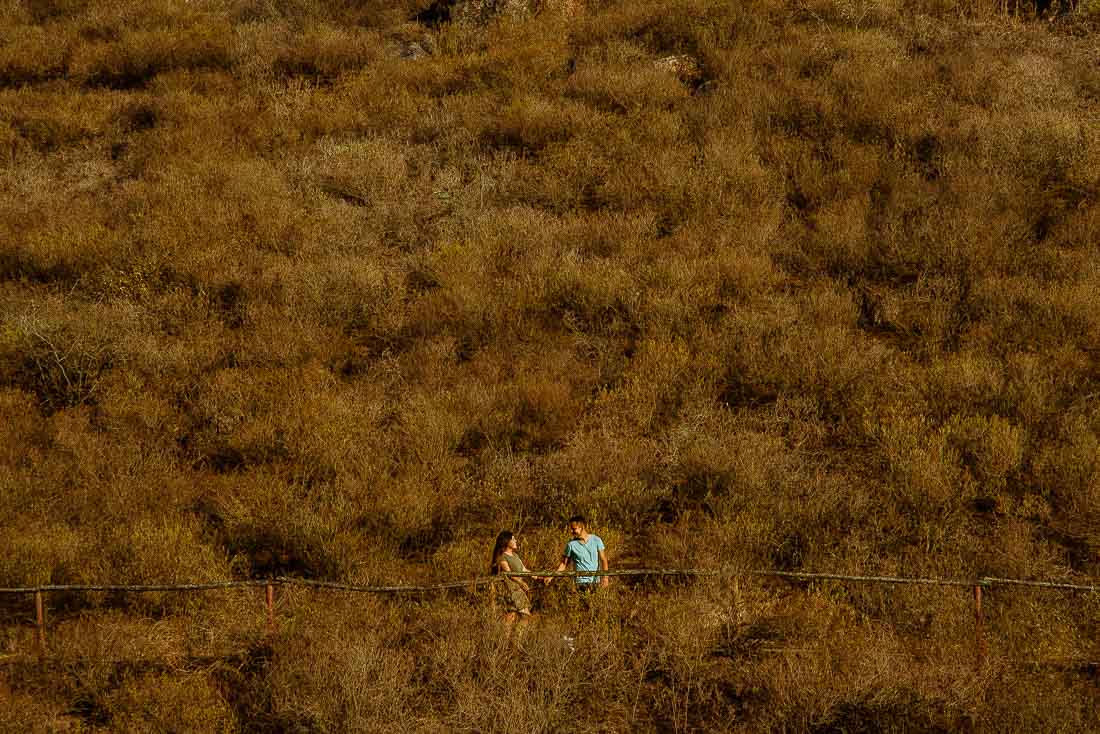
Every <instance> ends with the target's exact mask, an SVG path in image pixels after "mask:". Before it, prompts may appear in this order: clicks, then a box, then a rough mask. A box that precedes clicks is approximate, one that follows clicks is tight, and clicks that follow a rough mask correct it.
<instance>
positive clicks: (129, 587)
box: [0, 568, 1100, 666]
mask: <svg viewBox="0 0 1100 734" xmlns="http://www.w3.org/2000/svg"><path fill="white" fill-rule="evenodd" d="M577 576H583V577H585V578H592V577H621V576H645V577H648V576H655V577H662V576H664V577H725V578H736V577H744V576H755V577H771V578H780V579H788V580H794V581H837V582H841V583H856V584H887V585H921V586H945V587H962V588H969V589H973V594H974V639H975V662H976V663H977V664H978V665H979V666H980V665H981V664H982V663H983V662H984V659H985V656H986V652H987V647H986V641H985V616H984V612H983V611H982V594H983V590H986V589H990V588H992V587H995V586H1003V587H1014V588H1022V587H1030V588H1035V589H1040V590H1045V591H1051V590H1056V591H1073V592H1087V593H1093V594H1095V593H1100V584H1077V583H1068V582H1062V581H1050V580H1031V579H1012V578H998V577H995V576H982V577H979V578H976V579H943V578H920V577H914V576H857V575H849V574H838V573H810V572H801V571H772V570H762V571H721V570H714V569H696V568H633V569H623V570H619V571H561V572H538V571H528V572H524V573H501V574H499V575H496V576H479V577H477V578H472V579H468V580H465V581H446V582H442V583H435V584H423V585H391V586H362V585H356V584H340V583H335V582H332V581H315V580H312V579H299V578H290V577H286V576H279V577H276V578H271V579H252V580H242V581H212V582H207V583H196V584H146V585H135V584H44V585H40V586H21V587H14V588H0V595H9V596H10V595H33V596H34V609H35V627H36V639H37V647H38V652H39V654H40V655H44V654H45V653H46V603H45V598H46V594H47V593H49V592H70V593H81V592H115V593H135V594H140V593H148V592H177V593H191V592H198V591H214V590H219V589H236V588H245V587H256V588H258V587H263V588H264V601H265V605H266V610H267V627H268V632H269V633H271V632H274V631H275V587H277V586H299V587H306V588H311V589H322V590H328V591H349V592H358V593H365V594H411V593H425V592H430V591H446V590H449V589H468V590H470V591H472V592H475V593H476V591H477V589H478V588H479V587H483V586H491V585H493V584H496V583H500V582H503V581H504V580H505V579H507V578H516V577H533V578H548V577H554V578H556V577H565V578H573V577H577Z"/></svg>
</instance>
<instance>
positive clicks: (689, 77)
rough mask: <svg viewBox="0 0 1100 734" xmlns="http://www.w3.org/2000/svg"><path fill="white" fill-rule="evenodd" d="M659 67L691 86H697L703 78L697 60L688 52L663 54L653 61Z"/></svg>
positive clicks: (700, 66)
mask: <svg viewBox="0 0 1100 734" xmlns="http://www.w3.org/2000/svg"><path fill="white" fill-rule="evenodd" d="M653 64H654V66H656V67H657V68H659V69H665V70H667V71H669V72H670V73H672V74H675V75H676V77H677V78H678V79H679V80H680V81H681V82H683V83H684V84H688V85H691V86H697V85H698V84H700V83H701V82H702V80H703V67H702V65H701V64H700V63H699V60H698V59H696V58H695V57H694V56H689V55H688V54H673V55H672V56H665V57H664V58H660V59H657V60H656V61H654V62H653Z"/></svg>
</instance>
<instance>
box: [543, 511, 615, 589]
mask: <svg viewBox="0 0 1100 734" xmlns="http://www.w3.org/2000/svg"><path fill="white" fill-rule="evenodd" d="M569 532H571V533H573V539H572V540H570V541H569V542H568V543H566V544H565V550H564V551H563V552H562V556H561V563H559V564H558V567H557V569H556V570H555V571H554V573H561V572H562V571H564V570H565V569H566V568H568V567H569V566H572V567H573V568H574V570H577V571H606V570H607V552H606V551H605V550H604V546H603V540H601V539H600V536H598V535H593V534H591V533H589V532H588V523H587V522H586V521H585V519H584V516H583V515H574V516H573V517H571V518H569ZM576 579H577V588H578V589H580V590H582V591H591V590H592V589H595V588H596V586H597V585H599V586H607V584H608V582H609V579H608V577H607V576H577V577H576ZM553 580H554V577H553V576H547V577H546V583H547V584H549V583H550V582H551V581H553Z"/></svg>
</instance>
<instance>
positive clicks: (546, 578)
mask: <svg viewBox="0 0 1100 734" xmlns="http://www.w3.org/2000/svg"><path fill="white" fill-rule="evenodd" d="M570 563H571V561H570V560H569V559H568V558H566V557H565V556H562V559H561V563H559V564H558V567H557V568H555V569H554V573H561V572H562V571H564V570H565V569H567V568H569V564H570ZM542 580H543V581H544V582H545V583H546V585H547V586H549V585H550V582H551V581H553V580H554V577H553V576H543V577H542Z"/></svg>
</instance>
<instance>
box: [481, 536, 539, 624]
mask: <svg viewBox="0 0 1100 734" xmlns="http://www.w3.org/2000/svg"><path fill="white" fill-rule="evenodd" d="M518 548H519V544H518V543H516V536H515V535H513V534H512V533H511V531H508V530H502V531H500V535H498V536H497V542H496V545H494V546H493V559H492V561H491V562H490V565H489V573H491V574H493V575H494V576H495V575H496V574H498V573H523V572H525V571H526V570H527V567H526V566H524V565H523V561H522V560H521V559H520V557H519V554H518V553H516V550H517V549H518ZM504 589H505V594H504V621H505V622H506V623H507V624H508V625H511V624H512V623H513V622H515V621H516V620H517V619H518V620H519V621H521V622H524V621H527V620H528V619H530V618H531V587H530V586H528V585H527V580H526V579H523V578H516V577H514V576H509V577H508V578H506V579H505V580H504Z"/></svg>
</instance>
